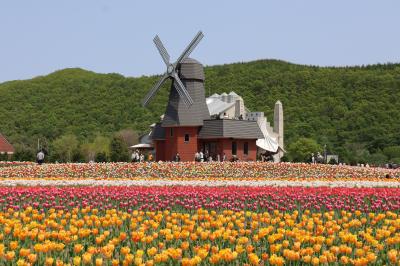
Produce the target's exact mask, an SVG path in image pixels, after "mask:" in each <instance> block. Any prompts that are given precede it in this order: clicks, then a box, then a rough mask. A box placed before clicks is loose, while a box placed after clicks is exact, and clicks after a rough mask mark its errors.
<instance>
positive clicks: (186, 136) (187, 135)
mask: <svg viewBox="0 0 400 266" xmlns="http://www.w3.org/2000/svg"><path fill="white" fill-rule="evenodd" d="M185 142H189V134H185Z"/></svg>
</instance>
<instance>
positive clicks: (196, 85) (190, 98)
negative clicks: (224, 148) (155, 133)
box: [142, 31, 210, 160]
mask: <svg viewBox="0 0 400 266" xmlns="http://www.w3.org/2000/svg"><path fill="white" fill-rule="evenodd" d="M203 36H204V35H203V33H202V32H201V31H200V32H199V33H197V35H196V36H195V37H194V39H193V40H192V41H191V42H190V43H189V45H188V46H187V47H186V49H185V50H184V51H183V52H182V54H181V55H180V56H179V58H178V59H177V60H176V62H175V63H170V56H169V54H168V52H167V50H166V49H165V47H164V45H163V44H162V42H161V40H160V38H159V37H158V36H156V37H155V38H154V40H153V41H154V43H155V45H156V47H157V49H158V51H159V53H160V55H161V57H162V59H163V61H164V63H165V65H166V66H167V71H166V72H165V73H164V75H163V76H162V77H161V79H160V80H159V81H158V82H157V83H156V84H155V86H154V87H153V88H152V89H151V90H150V91H149V92H148V94H147V95H146V97H145V98H144V99H143V102H142V104H143V106H146V105H147V104H148V103H149V101H150V100H151V99H152V98H153V97H154V95H155V94H156V93H157V91H158V90H159V89H160V87H161V85H162V84H163V83H164V81H165V80H167V79H172V84H171V89H170V93H169V99H168V105H167V108H166V111H165V115H164V118H163V120H162V123H161V126H162V127H163V128H164V129H165V143H164V147H163V149H164V150H165V153H164V159H165V160H171V159H172V157H173V156H174V155H175V154H176V153H179V154H180V156H181V158H182V160H191V159H192V158H193V154H194V153H195V152H196V151H197V150H198V141H197V135H198V131H199V127H201V126H203V121H204V120H205V119H209V118H210V113H209V111H208V108H207V104H206V98H205V89H204V70H203V66H202V65H201V64H200V63H199V62H198V61H196V60H194V59H191V58H189V55H190V54H191V53H192V52H193V50H194V49H195V47H196V46H197V44H198V43H199V42H200V40H201V39H202V38H203ZM189 157H190V158H189Z"/></svg>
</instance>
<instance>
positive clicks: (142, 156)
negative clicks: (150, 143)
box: [139, 153, 144, 163]
mask: <svg viewBox="0 0 400 266" xmlns="http://www.w3.org/2000/svg"><path fill="white" fill-rule="evenodd" d="M139 162H141V163H143V162H144V154H143V153H142V154H140V156H139Z"/></svg>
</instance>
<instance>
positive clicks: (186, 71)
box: [179, 58, 204, 81]
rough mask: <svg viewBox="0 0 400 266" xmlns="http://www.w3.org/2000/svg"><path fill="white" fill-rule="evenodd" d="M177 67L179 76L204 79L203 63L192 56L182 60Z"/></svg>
mask: <svg viewBox="0 0 400 266" xmlns="http://www.w3.org/2000/svg"><path fill="white" fill-rule="evenodd" d="M179 68H180V77H181V78H182V79H195V80H201V81H203V80H204V69H203V65H202V64H201V63H200V62H199V61H197V60H195V59H193V58H186V59H185V60H183V61H182V63H181V64H180V66H179Z"/></svg>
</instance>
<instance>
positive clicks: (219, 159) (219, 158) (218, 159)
mask: <svg viewBox="0 0 400 266" xmlns="http://www.w3.org/2000/svg"><path fill="white" fill-rule="evenodd" d="M220 161H221V156H219V154H217V162H220Z"/></svg>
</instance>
